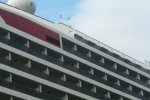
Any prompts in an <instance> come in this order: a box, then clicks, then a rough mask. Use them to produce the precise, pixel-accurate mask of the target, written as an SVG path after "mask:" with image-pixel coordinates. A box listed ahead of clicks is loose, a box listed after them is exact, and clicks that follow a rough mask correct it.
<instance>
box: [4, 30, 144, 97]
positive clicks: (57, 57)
mask: <svg viewBox="0 0 150 100" xmlns="http://www.w3.org/2000/svg"><path fill="white" fill-rule="evenodd" d="M1 36H3V37H5V38H6V39H7V40H9V41H11V42H10V44H11V45H14V46H16V47H18V45H20V46H22V47H23V46H25V47H27V48H30V50H31V49H32V54H34V55H37V54H39V53H41V54H44V55H46V56H44V57H43V58H45V57H47V56H49V57H51V58H53V59H55V60H59V61H61V62H63V63H65V65H66V64H67V66H69V67H71V66H74V67H75V68H76V69H78V70H79V71H80V72H81V74H83V73H85V72H86V77H87V76H90V75H92V76H93V75H94V76H96V78H95V80H97V79H98V77H99V76H97V75H96V74H95V73H103V72H100V71H98V70H96V69H93V68H91V67H90V66H87V65H85V64H83V63H80V62H78V61H75V60H74V59H71V58H68V57H66V56H63V55H61V54H59V53H57V52H55V51H52V50H50V49H47V48H44V47H43V46H41V45H38V44H36V43H34V42H31V41H28V40H26V39H24V38H21V37H20V36H17V35H15V34H12V33H11V34H9V33H8V32H7V33H6V34H5V35H1ZM20 38H21V39H20ZM19 39H20V41H19ZM16 40H17V41H16ZM15 41H16V42H15ZM21 41H24V42H21ZM22 49H23V48H22ZM34 50H35V51H34ZM2 51H3V50H2ZM26 51H28V50H27V49H26ZM37 51H38V52H37ZM30 53H31V52H30ZM3 54H5V53H3ZM3 54H2V55H3ZM6 55H7V56H6ZM6 55H5V57H11V59H14V60H15V61H17V62H19V63H21V64H24V65H30V66H31V64H30V63H31V62H30V61H28V60H23V61H22V60H21V61H20V59H22V58H19V57H16V56H12V55H14V54H6ZM39 56H40V55H39ZM41 57H42V56H41ZM16 58H17V60H16ZM23 59H25V58H23ZM48 60H50V59H48ZM100 62H108V63H109V61H107V60H104V59H102V60H100ZM33 65H34V63H33ZM61 65H62V63H61ZM70 65H71V66H70ZM63 67H64V66H63ZM33 68H34V67H33ZM42 68H44V67H42ZM115 68H116V67H115ZM37 69H38V68H37ZM39 69H40V70H41V68H39ZM79 71H77V72H79ZM96 71H98V72H96ZM44 72H48V71H47V69H46V70H44ZM87 73H88V74H87ZM89 74H90V75H89ZM56 76H59V74H57V75H56ZM60 76H61V75H60ZM92 76H91V77H92ZM109 77H111V76H109V75H107V74H105V73H103V75H102V77H101V79H104V80H105V81H108V82H110V83H114V84H116V83H117V84H118V86H119V84H120V83H121V82H120V81H121V80H118V79H116V78H114V80H112V77H111V78H110V80H108V79H109ZM93 79H94V78H93ZM97 81H98V80H97ZM122 82H123V81H122ZM79 84H80V82H79ZM127 84H128V83H127ZM129 87H131V86H130V85H129ZM87 88H88V87H87ZM125 88H126V89H128V87H125ZM91 90H93V88H92V89H91ZM130 90H132V89H130ZM136 93H138V92H136ZM138 94H140V92H139V93H138ZM140 95H143V94H142V93H141V94H140ZM144 96H145V95H144Z"/></svg>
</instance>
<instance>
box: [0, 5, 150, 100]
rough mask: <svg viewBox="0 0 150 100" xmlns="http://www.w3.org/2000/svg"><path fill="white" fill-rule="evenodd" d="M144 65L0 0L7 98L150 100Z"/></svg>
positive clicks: (2, 89)
mask: <svg viewBox="0 0 150 100" xmlns="http://www.w3.org/2000/svg"><path fill="white" fill-rule="evenodd" d="M143 66H144V64H143V63H141V62H139V61H137V60H135V59H133V58H131V57H129V56H127V55H125V54H123V53H121V52H119V51H117V50H115V49H113V48H111V47H109V46H106V45H105V44H103V43H100V42H98V41H96V40H94V39H92V38H90V37H88V36H86V35H84V34H82V33H81V32H79V31H77V30H75V29H73V28H71V27H69V26H66V25H64V24H63V23H59V24H58V23H53V22H50V21H47V20H44V19H42V18H39V17H37V16H35V15H32V14H30V13H27V12H25V11H22V10H19V9H16V8H14V7H12V6H9V5H7V4H3V3H0V99H2V100H150V71H149V70H147V69H145V68H143Z"/></svg>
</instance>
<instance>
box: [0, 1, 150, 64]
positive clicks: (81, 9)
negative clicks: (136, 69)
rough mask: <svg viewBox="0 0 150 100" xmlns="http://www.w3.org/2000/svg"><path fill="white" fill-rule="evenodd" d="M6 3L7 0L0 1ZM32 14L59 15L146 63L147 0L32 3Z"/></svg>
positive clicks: (54, 18)
mask: <svg viewBox="0 0 150 100" xmlns="http://www.w3.org/2000/svg"><path fill="white" fill-rule="evenodd" d="M0 1H2V2H6V1H7V0H0ZM36 2H37V8H38V10H37V12H36V15H38V16H41V17H43V18H45V19H48V20H51V21H54V22H59V21H61V19H60V18H59V15H60V14H62V16H64V17H65V18H67V17H71V20H70V21H68V22H67V24H68V23H69V24H70V25H72V26H73V27H75V28H76V29H78V30H79V31H81V32H84V33H85V34H87V35H89V36H91V37H93V38H95V39H97V40H99V41H101V42H103V43H105V44H107V45H109V46H111V47H113V48H115V49H117V50H120V51H121V52H123V53H126V54H128V55H129V56H131V57H134V58H136V59H138V60H140V61H142V62H144V60H150V46H149V44H150V39H149V38H150V28H149V27H150V0H36Z"/></svg>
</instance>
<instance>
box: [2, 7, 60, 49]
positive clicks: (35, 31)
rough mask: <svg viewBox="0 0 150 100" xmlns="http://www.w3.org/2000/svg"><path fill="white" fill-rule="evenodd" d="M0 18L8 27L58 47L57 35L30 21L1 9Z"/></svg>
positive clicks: (58, 37)
mask: <svg viewBox="0 0 150 100" xmlns="http://www.w3.org/2000/svg"><path fill="white" fill-rule="evenodd" d="M0 16H1V17H2V18H3V19H4V21H5V22H6V23H7V24H8V25H10V26H12V27H15V28H17V29H19V30H21V31H24V32H26V33H28V34H31V35H33V36H35V37H37V38H40V39H42V40H44V41H47V42H49V43H51V44H53V45H55V46H57V47H60V36H59V34H58V33H56V32H54V31H52V30H50V29H47V28H45V27H43V26H41V25H39V24H37V23H35V22H33V21H30V20H29V19H27V18H24V17H22V16H19V15H16V14H14V13H11V12H8V11H5V10H2V9H0Z"/></svg>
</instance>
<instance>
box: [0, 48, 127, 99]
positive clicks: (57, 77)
mask: <svg viewBox="0 0 150 100" xmlns="http://www.w3.org/2000/svg"><path fill="white" fill-rule="evenodd" d="M2 53H3V54H4V50H2ZM5 54H6V52H5ZM0 55H1V54H0ZM0 58H1V62H2V63H3V64H6V65H8V66H11V67H14V68H16V69H19V70H21V71H24V72H25V71H26V72H27V73H29V74H33V75H36V76H38V77H41V78H45V79H46V80H48V81H52V82H54V83H58V84H60V85H64V86H66V87H68V88H71V89H73V90H76V91H79V92H82V93H84V94H87V95H91V96H93V97H96V98H102V99H103V100H105V99H106V98H110V99H111V100H120V98H121V100H129V99H127V98H125V97H122V96H120V95H118V94H115V93H113V92H110V91H108V90H106V89H103V88H101V87H97V86H95V85H93V84H90V83H87V82H85V81H83V80H80V79H78V78H75V77H73V76H70V75H68V74H65V73H62V72H60V71H58V70H54V69H52V68H49V67H47V66H44V65H41V64H40V63H37V62H34V61H31V60H29V61H28V63H25V62H26V61H25V58H23V57H19V56H18V55H15V54H13V53H8V55H7V56H6V55H5V56H3V57H2V56H1V57H0ZM8 59H9V60H8ZM0 73H1V75H0V76H1V79H3V80H7V81H8V80H9V81H10V82H13V83H17V84H22V85H23V86H25V87H28V88H32V89H33V90H35V89H37V87H38V86H39V85H38V84H40V83H36V82H30V81H31V80H29V79H26V78H25V79H24V78H20V76H17V75H13V74H10V73H7V74H6V72H3V71H2V70H1V72H0ZM3 73H4V74H3ZM39 73H40V74H39ZM12 77H13V78H12ZM28 83H30V84H28ZM46 89H48V88H46ZM42 93H43V91H42ZM44 93H45V92H44ZM56 93H58V92H56ZM64 94H65V93H64ZM52 95H54V94H52ZM57 97H58V96H57ZM67 99H68V97H67ZM65 100H66V99H65ZM69 100H70V99H69ZM71 100H72V99H71ZM77 100H82V99H79V98H78V99H77Z"/></svg>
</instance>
